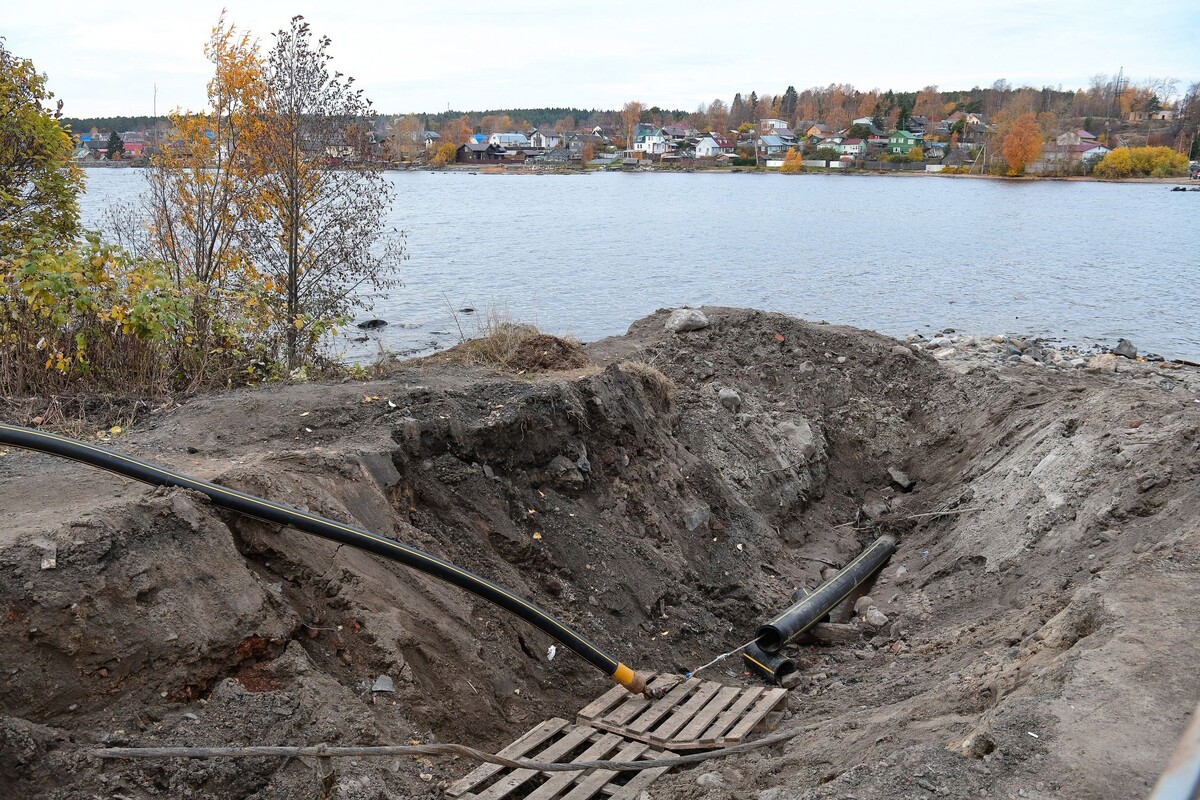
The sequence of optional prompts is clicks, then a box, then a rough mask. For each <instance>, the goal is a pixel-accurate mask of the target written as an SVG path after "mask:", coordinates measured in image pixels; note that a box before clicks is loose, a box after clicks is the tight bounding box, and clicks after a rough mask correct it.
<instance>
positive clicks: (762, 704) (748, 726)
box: [725, 689, 787, 741]
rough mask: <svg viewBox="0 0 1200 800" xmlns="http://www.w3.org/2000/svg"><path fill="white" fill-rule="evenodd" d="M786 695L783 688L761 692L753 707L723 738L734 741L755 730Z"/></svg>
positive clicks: (782, 701) (781, 702)
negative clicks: (760, 697) (761, 694)
mask: <svg viewBox="0 0 1200 800" xmlns="http://www.w3.org/2000/svg"><path fill="white" fill-rule="evenodd" d="M786 697H787V690H785V689H769V690H767V691H766V692H765V693H764V694H763V696H762V699H760V700H759V701H758V702H757V703H755V704H754V708H752V709H750V711H749V712H747V714H746V716H744V717H743V718H742V719H741V721H740V722H738V724H737V725H735V726H734V727H733V729H732V730H730V731H729V733H727V734H725V738H726V739H729V740H734V741H736V740H739V739H741V738H742V737H744V736H746V735H747V734H749V733H750V732H751V731H753V730H755V729H756V728H757V727H758V725H759V724H760V723H762V722H763V720H764V719H765V718H766V716H767V715H768V714H770V713H771V712H772V711H774V710H775V709H776V708H777V707H778V706H779V705H781V704H783V703H784V702H786V700H785V698H786Z"/></svg>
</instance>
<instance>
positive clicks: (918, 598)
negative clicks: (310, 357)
mask: <svg viewBox="0 0 1200 800" xmlns="http://www.w3.org/2000/svg"><path fill="white" fill-rule="evenodd" d="M705 311H706V312H707V313H708V315H709V319H710V320H711V325H710V326H709V327H707V328H705V329H703V330H699V331H694V332H689V333H682V334H673V333H669V332H667V331H666V330H664V321H665V319H666V317H667V312H665V311H663V312H660V313H658V314H656V315H654V316H651V317H649V318H647V319H645V320H641V321H639V322H637V323H635V324H634V325H633V327H632V328H631V329H630V332H629V333H628V334H627V335H626V336H623V337H618V338H615V339H609V340H605V341H602V342H597V343H595V344H593V345H591V346H589V347H588V348H587V354H588V356H589V357H590V359H591V361H592V363H591V364H590V365H586V366H581V367H579V368H576V369H573V370H570V371H567V372H544V371H539V367H540V366H545V365H549V366H560V365H561V364H560V363H558V362H555V361H554V360H553V358H552V356H553V355H554V353H555V352H559V350H558V349H557V346H552V345H551V344H550V343H548V342H542V345H544V346H542V347H540V348H539V349H537V350H536V351H531V353H530V354H528V355H529V358H528V359H527V364H526V366H525V372H524V373H523V374H521V375H519V376H514V375H513V374H501V373H497V372H494V371H489V370H487V369H484V368H479V367H470V368H468V367H462V366H454V365H447V364H424V365H408V366H405V367H402V368H399V369H398V370H397V371H396V372H395V373H394V374H392V375H390V376H389V377H388V378H387V379H385V380H378V381H373V382H370V383H357V382H347V383H340V384H317V383H310V384H298V385H288V386H272V387H269V388H264V389H259V390H246V391H236V392H231V393H227V394H221V395H215V396H209V397H202V398H198V399H195V400H192V401H190V402H187V403H186V404H185V405H183V406H181V407H172V408H169V409H168V408H164V409H159V410H157V411H155V412H154V413H150V414H148V415H145V416H143V417H142V418H141V419H140V421H138V422H137V424H135V425H134V426H133V428H132V429H131V430H128V431H125V432H122V433H121V434H120V435H116V436H113V435H110V436H109V437H108V441H106V442H105V445H106V446H108V447H111V448H113V449H117V450H120V451H122V452H127V453H131V454H134V455H137V456H139V457H142V458H145V459H147V460H150V461H154V462H158V463H162V464H164V465H168V466H171V467H173V468H175V469H178V470H180V471H182V472H186V473H189V474H192V475H195V476H197V477H201V478H206V479H211V480H215V481H218V482H221V483H225V484H228V485H230V486H233V487H236V488H238V489H242V490H245V491H249V492H252V493H254V494H258V495H261V496H264V497H268V498H270V499H274V500H279V501H281V502H286V503H290V504H292V505H297V506H301V507H303V508H307V509H309V510H312V511H315V512H318V513H320V514H324V515H327V516H331V517H335V518H338V519H344V520H347V521H351V522H354V523H357V524H359V525H361V526H363V527H366V528H368V529H370V530H373V531H375V532H378V533H383V534H387V535H390V536H394V537H396V538H398V539H401V540H403V541H405V542H407V543H410V544H412V545H415V546H417V547H421V548H423V549H426V550H428V551H431V552H433V553H435V554H438V555H441V556H444V557H446V558H449V559H451V560H453V561H455V562H457V563H459V564H461V565H463V566H465V567H467V568H469V569H471V570H473V571H476V572H478V573H480V574H483V575H485V576H487V577H489V578H492V579H493V580H495V581H497V582H499V583H502V584H504V585H506V586H508V587H510V588H511V589H513V590H514V591H516V592H518V593H521V594H523V595H525V596H527V597H529V598H531V599H533V600H535V601H536V602H538V603H539V604H541V605H543V606H544V607H546V608H548V609H549V610H551V611H552V612H554V613H556V614H558V615H560V616H561V617H562V619H563V620H564V621H566V622H567V623H568V624H571V625H573V626H575V627H577V628H578V629H579V630H580V631H582V632H583V633H585V634H586V635H587V636H589V637H590V638H592V639H593V640H595V641H596V642H597V643H598V644H600V645H601V646H602V647H604V648H606V649H608V650H609V651H610V652H612V653H613V654H615V655H616V656H618V657H619V658H620V659H621V660H622V661H624V662H625V663H628V664H631V665H633V666H635V667H637V668H639V669H643V670H651V669H653V670H667V671H685V670H689V669H693V668H695V667H696V666H697V665H699V664H701V663H703V662H705V661H708V660H709V659H710V658H712V657H713V656H714V655H716V654H718V653H720V652H723V651H726V650H728V649H730V648H732V647H735V646H737V645H739V644H741V643H743V642H745V641H746V640H748V639H749V638H750V637H751V636H752V634H753V631H754V629H755V627H756V626H757V624H758V623H759V622H761V621H762V620H763V619H764V618H766V617H768V616H770V615H771V614H773V613H774V612H775V611H777V610H778V609H780V608H782V607H783V606H784V605H786V604H787V602H788V598H789V597H790V595H791V593H792V592H793V591H794V590H795V589H796V588H797V587H799V586H804V587H807V588H812V587H813V586H815V585H816V584H818V583H819V582H820V580H821V570H822V569H823V568H825V566H826V564H825V562H830V563H834V564H842V563H845V562H846V561H848V560H849V559H850V558H852V557H853V556H854V554H856V553H857V551H858V550H859V549H860V548H861V547H862V546H863V545H864V544H866V543H867V542H869V541H871V540H872V539H873V538H874V537H875V536H876V535H878V533H879V532H881V531H886V532H890V533H893V534H896V535H897V536H898V538H899V548H898V551H897V553H896V555H895V556H894V557H893V558H892V560H891V561H890V562H889V563H888V565H887V566H886V567H885V568H884V570H883V571H882V573H881V574H880V576H879V578H878V580H877V581H876V582H875V584H874V585H873V586H872V587H871V588H870V595H871V597H872V598H873V600H874V604H875V605H876V606H877V608H878V610H879V611H881V612H883V613H884V614H885V615H886V617H887V618H888V621H887V623H886V625H883V626H882V627H880V628H878V629H876V628H875V627H872V626H870V625H866V624H864V623H862V622H861V621H856V622H855V623H854V624H855V625H857V626H858V629H860V630H861V631H862V634H861V638H859V639H858V640H857V641H853V642H851V643H849V644H837V645H816V644H805V645H801V646H799V647H796V648H793V650H792V651H791V654H792V655H793V656H794V657H795V658H797V660H798V661H799V663H800V664H801V670H800V674H799V679H798V681H796V682H795V683H794V684H793V688H792V689H791V693H790V695H789V712H788V714H787V718H786V719H784V720H783V721H782V722H781V723H780V729H781V730H787V729H791V728H795V727H803V728H805V730H806V731H807V732H806V733H804V734H803V735H801V736H799V737H797V738H795V739H793V740H791V741H790V742H788V743H787V744H785V745H781V746H777V747H774V748H771V749H768V750H763V751H758V752H755V753H752V754H748V755H742V756H737V757H733V758H730V759H728V760H721V761H710V762H706V763H705V764H702V765H700V766H698V767H691V768H687V769H682V770H678V771H676V772H672V773H669V774H668V775H667V776H665V777H663V778H661V779H660V780H659V781H658V782H657V783H655V784H654V785H653V786H652V787H651V789H650V790H649V792H648V793H647V797H649V798H653V800H665V799H666V798H726V797H728V798H739V799H743V800H751V799H752V800H783V799H784V798H815V797H838V798H846V797H856V798H868V797H897V798H925V797H930V796H939V795H941V796H949V797H979V796H989V797H1014V798H1016V797H1032V798H1038V797H1070V798H1089V797H1103V798H1108V797H1112V798H1136V797H1144V796H1145V795H1146V794H1147V793H1148V791H1149V788H1150V787H1151V786H1152V785H1153V783H1154V781H1155V779H1156V777H1157V775H1158V773H1159V772H1160V771H1161V769H1162V768H1163V766H1164V765H1165V764H1166V761H1167V758H1168V756H1169V754H1170V751H1171V749H1172V747H1173V745H1174V743H1175V741H1176V739H1177V738H1178V737H1179V735H1180V733H1181V732H1182V730H1183V729H1184V727H1185V725H1186V722H1187V719H1188V715H1189V714H1190V712H1191V710H1192V709H1193V707H1194V706H1195V703H1196V700H1197V698H1198V697H1200V673H1197V670H1196V669H1195V665H1196V664H1197V663H1200V637H1197V636H1196V631H1197V629H1198V625H1200V623H1198V622H1197V614H1196V604H1195V591H1196V588H1197V586H1198V585H1200V584H1198V580H1197V576H1198V561H1200V525H1198V520H1200V503H1198V502H1197V500H1198V494H1200V492H1198V486H1200V477H1198V476H1200V375H1197V372H1196V370H1194V369H1192V368H1189V367H1182V368H1179V369H1168V367H1173V366H1175V365H1162V364H1151V363H1145V362H1137V361H1130V360H1126V359H1119V360H1117V361H1113V360H1111V359H1108V360H1102V361H1097V362H1095V364H1094V366H1095V370H1096V371H1093V370H1089V369H1087V368H1072V367H1071V366H1070V365H1069V364H1066V363H1065V362H1061V363H1059V365H1058V366H1054V364H1053V363H1051V366H1044V365H1043V364H1041V363H1039V364H1030V363H1021V362H1020V361H1017V360H1016V359H1014V361H1016V363H1010V362H1008V361H1003V360H1001V359H1000V358H998V357H997V358H993V357H992V356H991V355H989V354H987V353H985V352H983V350H981V349H979V348H976V349H975V350H972V349H971V348H970V347H968V346H964V347H963V348H960V349H961V350H963V352H962V353H959V354H958V355H957V356H955V357H953V358H949V359H946V361H945V363H940V362H939V361H938V360H935V359H934V358H933V357H931V356H930V355H929V352H930V351H928V350H926V349H924V348H922V347H921V346H920V344H921V343H916V344H914V345H912V346H908V345H902V344H901V343H898V342H897V341H895V340H893V339H889V338H886V337H883V336H879V335H876V334H872V333H867V332H863V331H858V330H852V329H847V328H839V327H834V326H828V325H818V324H811V323H806V322H802V321H799V320H796V319H792V318H788V317H784V316H780V315H774V314H766V313H760V312H756V311H746V310H735V309H705ZM564 348H565V349H563V350H561V353H570V352H573V351H572V350H571V348H570V347H566V346H564ZM542 353H546V354H547V355H546V361H545V363H544V364H543V363H542V362H541V361H540V359H541V358H542V356H541V354H542ZM561 353H560V354H561ZM1060 361H1061V360H1060ZM1048 363H1050V362H1048ZM722 389H732V390H733V391H734V392H735V393H736V397H734V396H733V395H732V394H730V393H729V392H726V393H725V395H724V401H722V397H721V396H720V395H719V392H720V390H722ZM889 468H894V469H895V470H899V471H903V472H904V473H906V474H907V476H908V477H909V478H910V479H911V481H912V485H911V488H910V490H909V491H903V490H902V489H901V488H900V486H899V484H898V483H897V481H896V479H895V476H894V475H892V474H889ZM901 477H903V476H901ZM902 482H903V481H902ZM550 644H551V642H550V641H549V640H548V639H547V638H546V637H544V636H543V635H542V634H540V633H538V632H536V631H534V630H533V629H531V628H530V627H528V626H527V625H525V624H524V623H522V622H520V621H518V620H516V619H514V618H512V617H510V616H508V615H507V614H505V613H504V612H501V611H499V610H497V609H495V608H493V607H491V606H489V605H487V604H486V603H484V602H482V601H480V600H478V599H476V598H474V597H473V596H471V595H467V594H465V593H463V592H462V591H460V590H458V589H455V588H453V587H449V586H446V585H444V584H440V583H438V582H437V581H435V580H433V579H432V578H428V577H426V576H424V575H421V574H418V573H415V572H413V571H410V570H407V569H405V568H403V567H400V566H398V565H393V564H390V563H383V562H381V561H380V560H378V559H377V558H375V557H373V556H369V555H366V554H364V553H361V552H357V551H354V550H351V549H349V548H346V547H338V546H336V545H334V544H332V543H328V542H325V541H323V540H319V539H314V538H312V537H309V536H306V535H304V534H301V533H299V532H296V531H292V530H279V529H277V528H276V527H274V526H269V525H266V524H264V523H261V522H257V521H254V520H249V519H246V518H241V517H237V516H234V515H231V514H228V513H226V512H222V511H219V510H216V509H214V508H212V507H211V506H210V505H209V504H208V503H207V502H206V501H205V500H204V499H203V498H201V497H197V496H193V495H191V494H189V493H187V492H182V491H153V490H150V489H148V488H146V487H144V486H142V485H140V484H136V483H133V482H131V481H126V480H123V479H120V478H116V477H113V476H110V475H108V474H105V473H101V472H98V471H96V470H93V469H89V468H85V467H82V466H78V465H75V464H71V463H66V462H62V461H58V460H54V459H51V458H49V457H45V456H40V455H34V454H28V453H23V452H18V451H14V450H9V451H8V452H6V453H4V454H3V455H2V456H0V796H3V797H28V798H56V799H63V800H65V799H66V798H93V797H106V798H109V797H112V798H121V797H123V798H131V799H132V798H149V797H172V798H174V797H195V798H200V797H222V798H226V797H236V798H261V799H262V800H266V798H298V797H316V796H317V795H318V793H319V787H318V784H317V781H316V779H315V777H314V775H315V771H314V765H313V764H312V763H308V762H306V761H304V760H299V759H293V760H288V761H284V760H280V759H246V760H240V761H204V762H201V761H194V762H183V761H175V762H137V763H133V762H112V761H105V762H102V761H99V760H97V759H95V758H93V757H92V756H90V755H89V751H90V750H91V749H93V748H96V747H99V746H104V745H118V744H121V745H152V744H177V745H249V744H293V745H297V744H315V743H319V742H327V743H333V744H360V745H371V744H405V743H409V742H410V741H421V742H461V743H464V744H469V745H474V746H478V747H482V748H488V749H494V748H499V747H501V746H503V745H504V744H506V743H507V742H509V741H511V740H513V739H514V738H516V736H517V735H519V734H520V733H522V732H524V731H525V730H526V729H528V728H529V727H531V726H532V725H533V724H535V723H537V722H539V721H541V720H543V719H547V718H549V717H552V716H564V717H570V716H571V715H572V714H573V713H574V712H575V711H576V710H578V709H579V708H580V707H581V706H583V705H584V704H586V703H587V702H588V701H590V700H591V699H593V698H594V697H595V696H597V695H599V694H600V693H602V692H603V691H605V690H606V689H607V687H608V684H607V682H606V680H605V678H604V677H603V676H602V675H601V674H600V673H598V672H597V671H596V670H595V669H593V668H592V667H590V666H589V665H587V664H586V663H585V662H583V661H582V660H581V659H579V658H576V657H574V656H573V655H571V654H570V653H567V652H560V654H559V655H558V657H557V658H555V659H554V660H553V661H549V660H548V659H547V657H546V654H547V648H548V646H549V645H550ZM380 675H388V676H390V677H391V678H392V679H393V681H394V683H395V689H396V691H395V692H394V693H392V694H387V693H375V694H373V693H372V692H371V690H370V689H371V685H372V683H373V682H374V681H375V679H376V678H377V677H378V676H380ZM706 677H709V678H711V679H715V680H720V681H723V682H726V683H729V684H738V683H742V682H745V683H749V682H751V681H753V680H754V679H753V678H752V677H751V676H749V675H747V674H744V673H743V672H742V671H741V668H740V663H739V662H738V661H737V660H735V659H729V660H727V661H725V662H722V663H721V664H719V665H717V666H716V667H713V668H711V669H710V670H709V672H708V673H706ZM337 766H338V780H339V785H338V790H337V791H338V794H337V796H339V797H344V798H393V797H394V798H407V797H431V798H432V797H440V796H442V788H443V787H444V786H445V785H446V784H448V783H449V782H450V781H453V780H454V779H456V778H457V777H459V776H461V775H463V774H464V773H465V772H467V771H468V770H469V769H470V768H471V766H472V764H470V763H469V762H467V761H466V760H464V759H458V758H441V759H436V760H429V759H422V760H416V759H400V760H394V761H393V760H387V759H381V760H368V759H358V760H353V761H343V762H340V763H339V764H338V765H337Z"/></svg>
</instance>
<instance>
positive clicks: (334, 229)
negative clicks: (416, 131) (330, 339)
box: [243, 16, 403, 369]
mask: <svg viewBox="0 0 1200 800" xmlns="http://www.w3.org/2000/svg"><path fill="white" fill-rule="evenodd" d="M274 36H275V44H274V46H273V47H272V48H271V50H270V51H269V53H268V54H267V58H266V61H265V64H264V68H263V76H262V79H263V86H264V106H265V108H264V113H263V117H262V118H263V124H262V125H261V127H260V128H259V129H257V130H256V131H255V135H254V136H253V137H251V138H249V139H248V141H247V144H248V145H249V146H248V148H247V149H246V156H247V157H248V159H249V160H250V163H251V165H252V167H253V169H255V170H256V171H258V173H259V174H258V175H257V176H256V178H257V180H258V186H257V189H258V193H257V197H258V198H259V202H258V203H257V204H256V206H255V224H254V225H253V226H251V227H250V228H249V229H247V230H245V231H244V232H243V233H244V238H243V241H244V242H245V243H246V245H247V251H248V254H249V255H250V256H251V257H252V258H253V260H254V263H255V264H256V266H257V267H258V269H260V270H261V271H263V272H264V273H266V274H267V275H268V276H270V280H271V283H272V285H274V286H275V287H277V292H278V295H279V301H280V306H281V308H280V311H282V314H281V315H277V317H276V319H277V322H278V324H279V325H280V326H281V327H282V329H283V332H284V338H285V354H286V358H287V364H288V368H289V369H294V368H295V367H296V366H298V365H299V363H300V362H301V361H302V360H304V359H306V358H308V357H311V355H312V354H313V353H314V351H315V347H316V345H317V343H318V341H319V340H320V338H321V337H322V336H323V335H324V334H326V333H328V332H329V331H330V330H331V329H333V328H335V327H336V326H337V325H338V324H340V323H341V322H342V321H343V320H345V319H347V318H348V317H349V316H350V314H351V312H352V310H353V309H354V308H358V307H363V306H364V305H365V302H364V301H363V300H362V299H361V295H360V294H358V293H357V290H358V289H359V288H360V287H362V286H364V285H366V286H368V287H371V288H374V289H379V288H383V287H385V286H387V285H389V284H391V283H393V282H394V276H393V274H392V270H393V269H394V267H395V266H396V265H397V264H398V262H399V261H400V260H401V259H402V258H403V247H402V245H401V243H400V240H399V237H395V236H392V235H390V234H391V233H392V232H391V231H389V229H388V227H387V221H386V213H387V210H388V208H389V207H390V205H391V201H392V196H393V192H392V185H391V184H390V183H389V182H388V180H387V179H386V178H385V177H384V175H383V173H382V172H381V171H380V170H379V169H377V168H374V167H372V166H370V165H369V164H366V163H359V164H358V165H356V168H355V169H339V168H336V167H337V163H336V160H337V159H344V158H351V159H356V160H361V157H362V153H361V152H360V151H358V149H357V147H355V142H354V140H353V131H354V130H355V129H356V128H358V129H365V130H367V131H369V130H372V129H373V128H374V121H375V113H374V110H373V109H372V107H371V103H370V101H369V100H368V99H367V98H366V97H365V96H364V95H363V93H362V90H360V89H357V88H355V86H354V79H353V78H345V77H343V76H342V75H341V73H338V72H334V71H333V70H332V68H331V67H330V61H331V60H332V58H333V57H332V56H331V55H330V54H329V45H330V43H331V42H330V39H329V38H328V37H325V36H322V37H319V38H316V39H314V37H313V34H312V30H311V29H310V27H309V25H308V23H307V22H305V21H304V18H303V17H301V16H296V17H293V18H292V21H291V27H290V28H287V29H284V30H280V31H278V32H276V33H275V35H274ZM360 146H361V145H360Z"/></svg>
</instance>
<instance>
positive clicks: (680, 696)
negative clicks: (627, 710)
mask: <svg viewBox="0 0 1200 800" xmlns="http://www.w3.org/2000/svg"><path fill="white" fill-rule="evenodd" d="M699 685H700V679H699V678H688V679H687V680H686V681H684V682H683V683H681V684H679V685H678V686H676V687H675V688H674V689H672V690H671V691H669V692H667V696H666V697H662V698H659V699H658V700H657V701H655V703H654V705H652V706H650V708H648V709H646V712H645V713H644V714H642V715H641V716H639V717H638V718H637V719H636V720H634V721H633V722H632V723H630V725H629V730H630V731H631V732H634V733H645V732H646V731H648V730H649V729H650V727H651V726H653V725H654V723H656V722H658V721H659V720H660V719H662V718H663V717H665V716H666V715H667V714H669V713H671V712H672V711H673V710H674V709H675V707H676V706H677V705H679V703H681V702H683V700H684V698H686V697H687V696H688V695H689V694H691V692H692V690H693V689H695V688H696V687H697V686H699Z"/></svg>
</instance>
